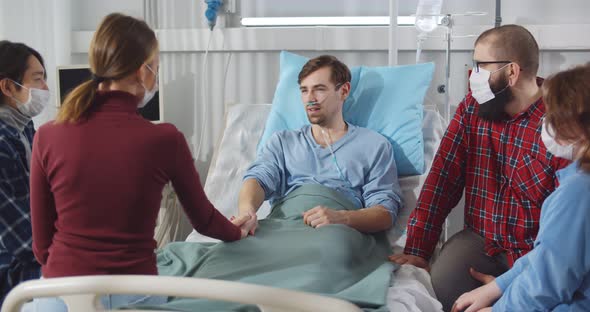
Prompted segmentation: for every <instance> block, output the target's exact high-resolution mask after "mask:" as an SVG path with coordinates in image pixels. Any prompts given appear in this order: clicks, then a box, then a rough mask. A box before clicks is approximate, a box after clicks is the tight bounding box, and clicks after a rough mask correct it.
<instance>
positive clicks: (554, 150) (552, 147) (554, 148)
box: [541, 120, 574, 160]
mask: <svg viewBox="0 0 590 312" xmlns="http://www.w3.org/2000/svg"><path fill="white" fill-rule="evenodd" d="M550 133H555V132H554V131H553V129H551V126H549V125H547V124H546V123H545V120H543V125H542V126H541V139H542V140H543V144H545V147H546V148H547V150H548V151H549V153H551V154H553V155H555V156H557V157H560V158H564V159H568V160H573V159H574V144H569V145H565V146H564V145H560V144H559V143H557V142H556V141H555V139H554V138H553V136H552V135H551V134H550Z"/></svg>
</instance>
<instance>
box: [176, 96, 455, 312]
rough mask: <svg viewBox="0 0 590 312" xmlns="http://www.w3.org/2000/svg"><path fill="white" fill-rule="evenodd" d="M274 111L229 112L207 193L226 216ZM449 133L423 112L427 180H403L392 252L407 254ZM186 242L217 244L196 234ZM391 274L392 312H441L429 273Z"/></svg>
mask: <svg viewBox="0 0 590 312" xmlns="http://www.w3.org/2000/svg"><path fill="white" fill-rule="evenodd" d="M270 109H271V105H270V104H249V105H248V104H239V105H235V106H233V107H231V109H230V110H229V112H228V114H227V116H226V128H225V130H224V133H223V136H222V138H221V142H220V144H218V146H219V148H218V149H217V150H216V152H215V153H214V155H213V160H212V162H211V166H210V168H209V173H208V175H207V181H206V183H205V192H206V193H207V196H208V197H209V198H210V199H211V201H212V203H213V204H214V205H215V207H217V208H218V209H219V210H220V211H221V212H222V213H223V214H224V215H225V216H227V217H230V216H232V215H235V214H236V213H237V206H236V203H237V202H238V193H239V190H240V187H241V185H242V177H243V174H244V172H245V171H246V169H247V168H248V167H249V166H250V164H252V162H253V161H254V159H255V157H256V142H258V140H259V138H260V136H261V135H262V132H263V130H264V126H265V123H266V119H267V116H268V114H269V112H270ZM445 128H446V126H445V122H444V119H443V118H442V116H441V115H440V114H439V113H438V112H436V111H435V110H434V109H425V110H424V119H423V123H422V130H423V135H424V154H425V155H424V156H425V163H426V170H425V174H423V175H417V176H406V177H401V178H400V186H401V188H402V195H403V200H404V208H403V209H401V210H400V212H399V215H398V220H397V222H396V224H395V226H394V227H393V229H392V230H391V231H390V232H389V235H388V236H389V240H390V242H391V243H392V247H393V252H394V253H401V252H402V251H403V247H404V244H405V241H406V235H405V229H406V225H407V220H408V217H409V215H410V213H411V210H412V209H413V208H414V207H415V206H416V201H417V199H418V195H419V194H420V190H421V188H422V185H423V183H424V180H425V179H426V173H428V171H429V169H430V164H431V163H432V160H433V158H434V154H435V153H436V150H437V149H438V145H439V143H440V141H441V139H442V136H443V134H444V130H445ZM269 212H270V206H269V205H268V202H265V203H264V204H263V206H262V207H261V208H260V210H259V212H258V218H259V219H262V218H264V217H265V216H266V215H268V213H269ZM186 241H189V242H211V241H215V240H214V239H211V238H209V237H206V236H203V235H200V234H199V233H197V232H196V231H193V232H192V233H191V234H190V235H189V236H188V237H187V239H186ZM393 274H394V278H393V284H392V285H391V287H390V288H389V292H388V296H387V300H388V307H389V309H390V310H391V311H396V312H398V311H400V312H404V311H408V312H410V311H425V312H428V311H442V306H441V304H440V303H439V302H438V301H437V300H436V298H435V295H434V290H433V289H432V284H431V282H430V275H429V274H428V273H427V272H426V271H424V270H423V269H418V268H416V267H414V266H411V265H402V266H401V267H400V268H399V269H398V270H396V271H395V272H393Z"/></svg>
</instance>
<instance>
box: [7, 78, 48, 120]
mask: <svg viewBox="0 0 590 312" xmlns="http://www.w3.org/2000/svg"><path fill="white" fill-rule="evenodd" d="M12 81H13V82H14V83H16V84H17V85H19V86H21V87H23V88H25V89H27V90H29V99H28V100H27V101H26V102H24V103H20V101H19V100H17V99H16V98H15V97H12V98H13V99H14V100H15V101H17V102H18V105H17V107H16V108H17V109H18V110H19V112H21V113H22V114H23V115H25V116H28V117H31V118H32V117H35V116H37V115H39V114H40V113H41V112H42V111H43V110H44V109H45V107H47V106H48V105H49V100H50V98H51V93H49V91H48V90H43V89H36V88H27V87H25V86H23V85H21V84H20V83H18V82H16V81H14V80H12Z"/></svg>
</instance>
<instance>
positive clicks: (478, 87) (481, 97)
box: [469, 64, 510, 104]
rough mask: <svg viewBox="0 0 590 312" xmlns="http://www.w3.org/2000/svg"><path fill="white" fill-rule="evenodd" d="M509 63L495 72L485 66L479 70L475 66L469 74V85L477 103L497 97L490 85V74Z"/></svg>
mask: <svg viewBox="0 0 590 312" xmlns="http://www.w3.org/2000/svg"><path fill="white" fill-rule="evenodd" d="M508 65H510V64H506V65H504V66H502V67H500V68H498V69H496V70H494V71H493V72H491V71H489V70H486V69H483V68H480V69H479V71H478V70H477V68H473V70H472V71H471V75H470V76H469V86H470V87H471V95H472V96H473V98H475V100H476V101H477V103H480V104H482V103H486V102H488V101H490V100H492V99H493V98H495V97H496V95H495V94H494V92H493V91H492V88H491V87H490V76H491V75H492V74H493V73H495V72H497V71H499V70H501V69H502V68H504V67H506V66H508Z"/></svg>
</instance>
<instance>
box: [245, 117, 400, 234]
mask: <svg viewBox="0 0 590 312" xmlns="http://www.w3.org/2000/svg"><path fill="white" fill-rule="evenodd" d="M332 148H333V150H334V154H335V156H336V159H337V161H336V162H337V164H338V167H339V168H340V169H341V170H338V168H337V166H336V162H335V161H334V159H333V157H332V155H331V153H330V150H329V149H328V148H324V147H322V146H321V145H319V144H317V143H316V141H315V140H314V138H313V136H312V134H311V126H310V125H308V126H305V127H303V128H301V129H299V130H286V131H279V132H276V133H274V134H273V135H272V136H271V137H270V138H269V139H268V141H267V143H266V145H265V146H264V147H263V149H262V150H261V151H260V153H259V155H258V157H257V159H256V161H255V162H254V163H253V164H252V165H251V166H250V168H249V169H248V170H247V172H246V174H245V176H244V180H246V179H256V180H257V181H258V183H259V184H260V186H261V187H262V188H263V189H264V194H265V200H270V203H271V205H272V204H273V203H274V202H275V201H277V200H279V199H281V198H282V197H284V196H286V195H287V194H289V193H290V192H291V191H293V190H294V189H296V188H297V187H299V186H301V185H304V184H321V185H323V186H326V187H329V188H332V189H334V190H336V191H338V192H340V193H341V194H343V195H344V196H346V197H347V198H348V199H349V200H350V201H351V202H352V203H354V204H355V205H356V208H358V209H360V208H365V207H371V206H374V205H382V206H384V207H385V208H386V209H387V210H388V211H389V212H390V213H391V217H392V220H393V221H394V222H395V220H396V217H397V213H398V209H399V208H400V207H401V205H402V202H401V190H400V186H399V182H398V177H397V168H396V166H395V162H394V159H393V148H392V146H391V144H390V143H389V141H388V140H387V139H386V138H385V137H383V136H382V135H380V134H378V133H376V132H374V131H372V130H369V129H366V128H361V127H357V126H354V125H351V124H348V132H347V133H346V134H345V135H344V136H343V137H342V138H341V139H340V140H338V141H336V142H334V144H333V145H332ZM341 173H342V174H341Z"/></svg>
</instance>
